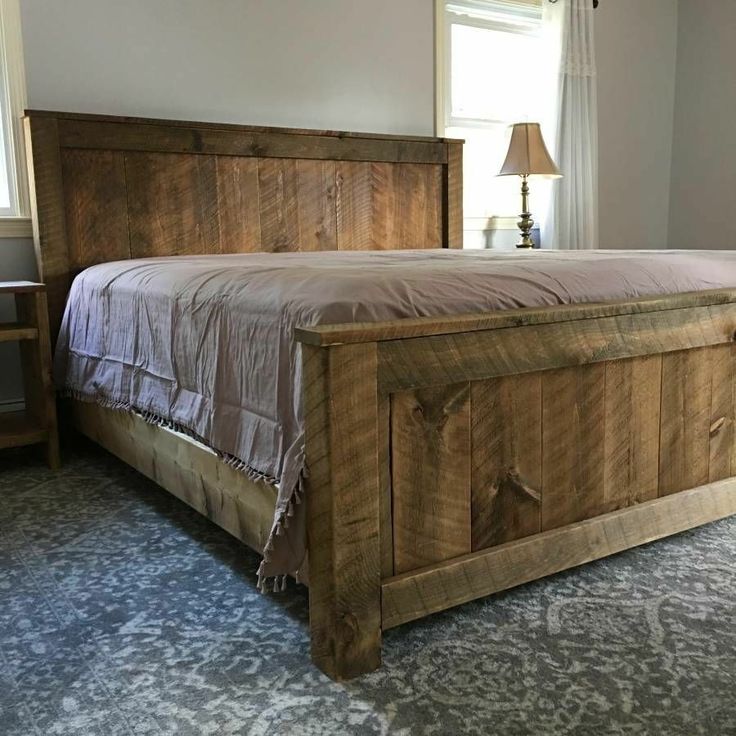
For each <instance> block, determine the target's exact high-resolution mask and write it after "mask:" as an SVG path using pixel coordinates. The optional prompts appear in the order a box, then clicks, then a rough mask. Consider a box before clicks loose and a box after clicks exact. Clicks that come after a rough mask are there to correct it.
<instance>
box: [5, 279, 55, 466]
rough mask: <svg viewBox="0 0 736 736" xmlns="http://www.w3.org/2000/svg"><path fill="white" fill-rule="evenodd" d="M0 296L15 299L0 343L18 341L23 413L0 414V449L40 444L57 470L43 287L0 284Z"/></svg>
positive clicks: (19, 282) (52, 391)
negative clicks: (11, 317) (12, 318)
mask: <svg viewBox="0 0 736 736" xmlns="http://www.w3.org/2000/svg"><path fill="white" fill-rule="evenodd" d="M0 294H13V295H14V296H15V309H16V314H17V320H18V321H17V322H2V323H0V342H6V341H9V340H15V341H18V343H19V345H20V355H21V365H22V367H23V385H24V389H25V410H24V411H15V412H3V413H0V449H3V448H6V447H20V446H22V445H33V444H40V443H43V444H45V445H46V460H47V462H48V464H49V466H50V467H51V468H53V469H56V468H58V467H59V434H58V430H57V426H56V398H55V395H54V386H53V383H52V380H51V341H50V339H49V317H48V308H47V306H46V287H45V286H44V285H43V284H34V283H33V282H31V281H0Z"/></svg>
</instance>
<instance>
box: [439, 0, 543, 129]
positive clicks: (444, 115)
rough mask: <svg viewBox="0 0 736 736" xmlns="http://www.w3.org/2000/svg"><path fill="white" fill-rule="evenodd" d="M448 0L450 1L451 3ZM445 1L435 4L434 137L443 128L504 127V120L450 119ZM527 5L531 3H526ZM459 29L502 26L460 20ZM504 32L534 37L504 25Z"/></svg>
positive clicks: (495, 22) (467, 19) (473, 19)
mask: <svg viewBox="0 0 736 736" xmlns="http://www.w3.org/2000/svg"><path fill="white" fill-rule="evenodd" d="M451 1H452V0H450V2H451ZM447 2H448V0H435V3H434V12H435V23H434V31H435V34H434V35H435V43H434V47H435V66H434V70H435V85H434V86H435V133H436V135H438V136H441V135H444V133H445V130H446V128H447V127H457V128H493V127H497V126H499V125H502V126H506V125H508V121H507V120H491V119H489V118H455V117H453V116H452V110H451V109H450V106H451V99H450V98H451V94H452V93H451V90H450V89H448V87H449V84H448V81H447V80H449V79H450V74H451V69H450V56H451V40H450V24H449V23H447V22H446V17H445V13H446V11H445V8H446V5H447ZM529 5H531V3H529ZM463 25H468V26H475V27H476V28H490V29H499V28H502V27H504V26H506V24H503V23H498V22H497V21H487V20H483V19H481V18H472V17H467V18H464V19H463ZM508 30H509V31H512V30H513V32H515V33H520V34H525V35H537V34H536V33H535V32H531V31H529V30H525V29H523V28H521V27H517V26H513V25H508Z"/></svg>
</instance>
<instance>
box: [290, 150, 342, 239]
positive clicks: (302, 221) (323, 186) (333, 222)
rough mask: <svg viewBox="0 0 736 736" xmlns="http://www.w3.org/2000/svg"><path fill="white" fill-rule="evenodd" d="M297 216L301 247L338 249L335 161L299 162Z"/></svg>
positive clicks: (297, 170)
mask: <svg viewBox="0 0 736 736" xmlns="http://www.w3.org/2000/svg"><path fill="white" fill-rule="evenodd" d="M296 177H297V180H296V189H297V217H298V221H299V245H300V249H301V250H337V212H336V208H335V188H336V184H335V180H336V177H337V172H336V165H335V162H334V161H319V160H312V161H310V160H306V159H304V160H300V161H297V163H296Z"/></svg>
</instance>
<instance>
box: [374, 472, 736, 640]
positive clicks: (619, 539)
mask: <svg viewBox="0 0 736 736" xmlns="http://www.w3.org/2000/svg"><path fill="white" fill-rule="evenodd" d="M732 514H736V479H734V478H729V479H726V480H722V481H716V482H715V483H711V484H708V485H705V486H702V487H699V488H695V489H691V490H688V491H683V492H682V493H679V494H677V495H674V496H667V497H664V498H657V499H654V500H652V501H647V502H646V503H643V504H639V505H637V506H632V507H630V508H627V509H621V510H620V511H614V512H611V513H610V514H605V515H604V516H599V517H597V518H595V519H590V520H587V521H583V522H579V523H576V524H571V525H569V526H566V527H563V528H561V529H554V530H552V531H548V532H543V533H542V534H537V535H534V536H532V537H526V538H525V539H520V540H516V541H514V542H509V543H508V544H503V545H501V546H499V547H493V548H491V549H489V550H483V551H480V552H474V553H472V554H469V555H465V556H464V557H459V558H456V559H454V560H450V561H448V562H444V563H439V564H437V565H433V566H431V567H428V568H425V569H424V570H422V571H419V572H413V573H405V574H404V575H397V576H395V577H393V578H391V579H389V580H386V581H384V583H383V585H382V586H381V591H382V625H383V628H384V629H390V628H392V627H394V626H398V625H399V624H402V623H406V622H407V621H412V620H414V619H417V618H422V617H423V616H428V615H429V614H431V613H436V612H438V611H442V610H444V609H446V608H450V607H451V606H456V605H459V604H461V603H466V602H467V601H471V600H473V599H475V598H481V597H483V596H486V595H490V594H491V593H496V592H498V591H501V590H507V589H508V588H513V587H515V586H517V585H522V584H523V583H527V582H529V581H531V580H537V579H539V578H542V577H545V576H546V575H552V574H554V573H556V572H560V571H561V570H567V569H568V568H571V567H575V566H577V565H582V564H585V563H586V562H590V561H591V560H596V559H599V558H601V557H606V556H608V555H612V554H616V553H617V552H621V551H622V550H625V549H630V548H631V547H636V546H637V545H640V544H647V543H648V542H652V541H654V540H655V539H660V538H662V537H665V536H668V535H671V534H677V533H678V532H682V531H685V530H686V529H692V528H694V527H697V526H701V525H702V524H706V523H708V522H710V521H716V520H717V519H723V518H725V517H727V516H730V515H732Z"/></svg>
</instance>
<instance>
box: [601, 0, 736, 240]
mask: <svg viewBox="0 0 736 736" xmlns="http://www.w3.org/2000/svg"><path fill="white" fill-rule="evenodd" d="M724 2H731V3H733V4H734V5H735V6H736V2H734V0H724ZM684 4H685V5H688V4H689V5H690V6H692V7H693V11H694V9H695V6H698V7H699V6H700V4H701V3H700V1H698V2H694V1H693V0H684ZM685 22H687V19H685ZM595 23H596V29H595V30H596V51H597V56H598V129H599V212H600V247H601V248H664V247H667V245H668V239H667V225H668V218H669V195H670V159H671V152H672V120H673V112H674V100H675V62H676V49H677V25H678V8H677V0H603V2H601V4H600V5H599V7H598V9H597V10H596V11H595ZM705 41H706V39H705V38H704V42H705Z"/></svg>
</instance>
